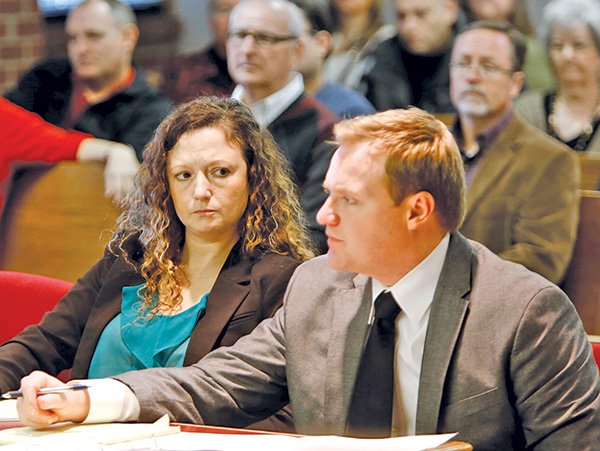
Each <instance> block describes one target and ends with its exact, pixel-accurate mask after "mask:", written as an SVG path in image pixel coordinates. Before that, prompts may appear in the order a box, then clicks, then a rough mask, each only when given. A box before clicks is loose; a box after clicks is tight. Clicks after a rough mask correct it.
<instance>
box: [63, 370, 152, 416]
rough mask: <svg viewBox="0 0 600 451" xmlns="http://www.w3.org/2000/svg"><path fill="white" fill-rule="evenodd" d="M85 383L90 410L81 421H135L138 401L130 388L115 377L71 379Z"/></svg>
mask: <svg viewBox="0 0 600 451" xmlns="http://www.w3.org/2000/svg"><path fill="white" fill-rule="evenodd" d="M73 382H77V383H82V384H87V385H89V386H90V388H88V390H87V391H88V394H89V397H90V411H89V413H88V416H87V417H86V419H85V420H84V421H83V423H84V424H85V423H113V422H125V421H137V420H138V418H139V417H140V403H139V401H138V399H137V397H136V396H135V394H134V393H133V391H131V389H130V388H129V387H128V386H127V385H125V384H123V383H122V382H119V381H117V380H115V379H84V380H80V381H71V383H73Z"/></svg>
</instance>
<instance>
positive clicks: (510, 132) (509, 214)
mask: <svg viewBox="0 0 600 451" xmlns="http://www.w3.org/2000/svg"><path fill="white" fill-rule="evenodd" d="M578 187H579V165H578V162H577V159H576V156H575V154H574V152H572V151H571V150H570V149H569V148H568V147H567V146H565V145H563V144H561V143H559V142H558V141H557V140H555V139H553V138H550V137H549V136H547V135H546V134H544V133H543V132H542V131H540V130H538V129H537V128H535V127H533V126H532V125H529V124H528V123H526V122H525V121H524V120H523V119H521V118H520V117H519V116H518V115H517V114H515V115H514V116H513V118H512V119H511V120H510V122H509V123H508V125H507V126H506V128H505V129H504V130H503V131H502V132H501V133H500V135H499V136H498V137H497V139H496V141H495V142H494V143H493V144H492V145H491V147H490V148H488V149H487V150H486V153H485V155H484V157H483V161H482V162H481V165H480V167H479V168H478V172H477V173H476V174H475V178H474V180H473V182H472V184H471V186H470V187H469V188H468V191H467V213H466V216H465V219H464V222H463V224H462V226H461V228H460V231H461V232H462V233H463V234H464V235H465V236H466V237H467V238H470V239H472V240H475V241H479V242H480V243H482V244H484V245H485V246H487V247H488V248H489V249H490V250H491V251H493V252H495V253H496V254H498V255H499V256H500V257H502V258H504V259H506V260H510V261H513V262H516V263H521V264H523V265H524V266H526V267H527V268H529V269H530V270H532V271H535V272H537V273H539V274H541V275H543V276H544V277H546V278H548V279H549V280H551V281H552V282H555V283H558V282H560V281H561V280H562V278H563V276H564V273H565V271H566V268H567V266H568V264H569V261H570V259H571V253H572V251H573V246H574V244H575V237H576V234H577V223H578V219H579V216H578V215H579V197H578Z"/></svg>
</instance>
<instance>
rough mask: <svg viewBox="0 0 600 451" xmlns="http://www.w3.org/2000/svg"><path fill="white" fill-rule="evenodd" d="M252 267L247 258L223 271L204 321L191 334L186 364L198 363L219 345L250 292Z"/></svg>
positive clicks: (213, 289) (208, 302)
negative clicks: (219, 340) (220, 339)
mask: <svg viewBox="0 0 600 451" xmlns="http://www.w3.org/2000/svg"><path fill="white" fill-rule="evenodd" d="M250 270H251V264H250V263H249V262H248V261H246V260H242V261H239V262H236V263H235V264H233V265H231V266H229V267H227V268H224V269H222V270H221V272H220V273H219V276H218V277H217V280H216V281H215V285H214V286H213V288H212V290H211V292H210V295H209V296H208V299H207V304H206V312H205V314H204V316H203V317H202V318H201V320H200V321H202V324H201V325H200V327H196V328H194V330H193V331H192V335H191V336H190V343H189V346H188V348H187V352H186V355H185V359H184V363H183V365H184V366H189V365H192V364H194V363H196V362H197V361H198V360H200V359H201V358H202V357H204V356H205V355H206V354H208V353H209V352H210V351H212V349H213V348H214V347H215V344H216V342H217V340H218V339H219V336H220V335H221V333H222V332H223V329H224V327H225V325H226V324H227V323H228V322H229V321H230V319H231V317H232V316H233V315H234V313H235V311H236V310H237V308H238V307H239V306H240V304H241V303H242V302H243V301H244V299H245V298H246V296H248V293H249V292H250Z"/></svg>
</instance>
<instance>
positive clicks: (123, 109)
mask: <svg viewBox="0 0 600 451" xmlns="http://www.w3.org/2000/svg"><path fill="white" fill-rule="evenodd" d="M71 75H72V68H71V64H70V63H69V61H68V60H66V59H53V60H46V61H42V62H41V63H40V64H38V65H36V66H34V67H33V68H32V69H31V70H30V71H29V72H27V73H26V74H25V75H24V76H23V77H22V78H21V80H20V81H19V83H18V84H17V85H16V86H15V87H14V88H12V89H11V90H9V91H8V92H7V93H6V95H5V97H6V98H7V99H8V100H10V101H12V102H14V103H16V104H17V105H20V106H22V107H23V108H25V109H27V110H29V111H33V112H34V113H37V114H39V115H40V116H41V117H42V118H44V119H45V120H46V121H48V122H50V123H52V124H55V125H58V126H60V125H61V124H62V122H63V120H64V119H65V116H66V115H67V111H68V108H69V102H70V99H71V94H72V92H73V82H72V77H71ZM170 110H171V103H170V102H169V101H168V100H167V99H166V98H165V97H163V96H162V95H161V94H160V93H159V92H158V91H157V90H156V89H154V88H152V87H151V86H150V85H149V84H148V82H147V81H146V79H145V78H144V76H143V75H142V74H141V73H140V72H139V71H138V72H137V73H136V76H135V78H134V80H133V83H132V84H131V85H130V86H128V87H126V88H125V89H123V90H122V91H119V92H117V93H115V94H114V95H112V96H111V97H110V98H108V99H106V100H104V101H102V102H100V103H97V104H94V105H91V106H90V107H89V108H88V109H87V110H86V111H84V112H83V114H82V116H81V118H80V119H79V121H78V122H77V124H76V125H75V127H74V128H75V130H79V131H82V132H86V133H90V134H92V135H94V136H95V137H96V138H103V139H109V140H112V141H118V142H122V143H125V144H129V145H131V146H133V147H134V148H135V151H136V153H137V155H138V158H139V159H140V160H141V158H142V151H143V149H144V146H145V145H146V143H147V142H148V141H150V139H151V138H152V135H153V133H154V130H155V129H156V127H157V126H158V124H159V123H160V122H161V121H162V120H163V118H164V117H165V116H166V115H167V114H168V113H169V111H170Z"/></svg>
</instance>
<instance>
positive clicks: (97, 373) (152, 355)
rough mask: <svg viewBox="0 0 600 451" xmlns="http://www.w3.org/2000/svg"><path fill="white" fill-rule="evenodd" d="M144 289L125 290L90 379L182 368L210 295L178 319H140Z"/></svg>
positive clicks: (102, 337) (92, 365)
mask: <svg viewBox="0 0 600 451" xmlns="http://www.w3.org/2000/svg"><path fill="white" fill-rule="evenodd" d="M140 288H143V285H138V286H135V287H123V289H122V291H121V293H122V298H121V313H120V314H118V315H117V316H115V317H114V318H113V319H112V321H110V322H109V323H108V324H107V325H106V327H105V328H104V330H103V331H102V334H101V335H100V339H99V340H98V344H97V345H96V350H95V351H94V356H93V357H92V361H91V363H90V369H89V371H88V377H89V378H100V377H110V376H114V375H116V374H120V373H124V372H126V371H130V370H141V369H144V368H154V367H174V366H177V367H180V366H183V360H184V358H185V353H186V351H187V347H188V344H189V341H190V335H191V333H192V330H193V329H194V326H195V325H196V323H197V322H198V319H199V318H200V317H201V315H202V314H203V313H204V311H205V309H206V299H207V298H208V295H209V293H206V294H205V295H204V296H202V299H201V300H200V302H198V303H197V304H195V305H194V306H192V307H190V308H188V309H187V310H184V311H183V312H180V313H178V314H176V315H171V316H165V315H161V314H157V315H155V316H153V317H151V318H149V319H148V318H143V317H140V312H139V305H140V301H141V300H140V297H139V294H138V291H139V290H140Z"/></svg>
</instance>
